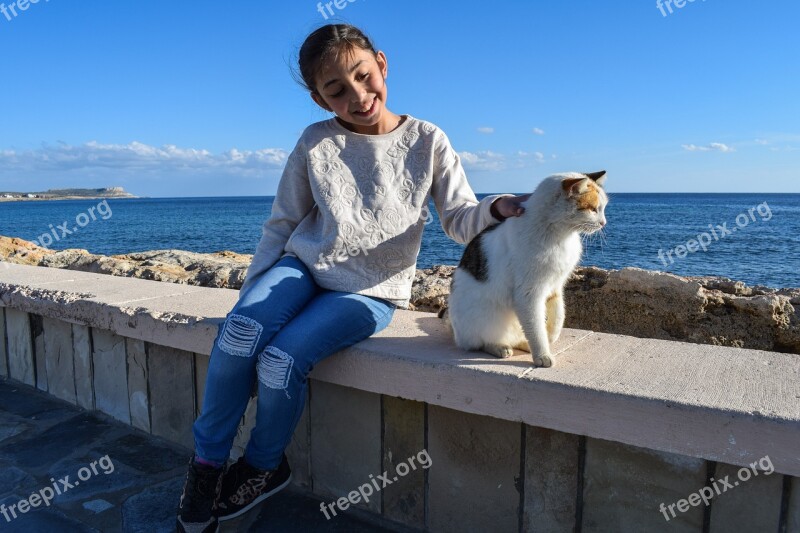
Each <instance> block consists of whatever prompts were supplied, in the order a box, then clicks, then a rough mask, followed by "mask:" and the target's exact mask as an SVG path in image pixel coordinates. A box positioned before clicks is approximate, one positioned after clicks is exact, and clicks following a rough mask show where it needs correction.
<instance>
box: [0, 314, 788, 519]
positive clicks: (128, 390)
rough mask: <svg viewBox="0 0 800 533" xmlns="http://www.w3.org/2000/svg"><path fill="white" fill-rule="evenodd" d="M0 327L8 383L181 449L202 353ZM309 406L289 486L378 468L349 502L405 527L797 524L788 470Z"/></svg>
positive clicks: (348, 488) (387, 407)
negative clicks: (698, 496) (708, 492)
mask: <svg viewBox="0 0 800 533" xmlns="http://www.w3.org/2000/svg"><path fill="white" fill-rule="evenodd" d="M37 324H38V326H37ZM39 337H41V339H42V342H36V340H35V339H37V338H39ZM0 338H2V339H3V342H2V347H1V348H0V356H1V357H0V373H1V374H2V376H3V377H4V378H11V379H14V380H16V381H19V382H20V383H26V384H27V385H29V386H36V387H38V388H40V389H42V390H45V391H47V392H48V393H50V394H52V395H54V396H56V397H58V398H61V399H62V400H65V401H67V402H69V403H72V404H75V405H79V406H81V407H84V408H87V409H97V410H99V411H102V412H104V413H106V414H108V415H110V416H112V417H114V418H115V419H117V420H120V421H122V422H124V423H126V424H131V425H133V426H135V427H137V428H139V429H141V430H143V431H147V432H150V433H153V434H155V435H159V436H161V437H164V438H166V439H168V440H170V441H173V442H176V443H178V444H181V445H183V446H186V447H187V453H188V452H189V448H190V447H191V446H192V440H191V424H192V421H193V420H194V418H195V416H196V414H197V412H198V410H199V409H200V408H202V405H201V401H202V383H203V382H204V377H205V372H206V368H207V359H208V356H207V355H204V354H197V353H191V352H186V351H181V350H177V349H175V348H169V347H164V346H159V345H155V344H151V343H148V342H143V341H140V340H136V339H131V338H125V337H121V336H118V335H116V334H114V333H112V332H110V331H105V330H101V329H97V328H92V327H87V326H82V325H79V324H70V323H67V322H64V321H60V320H56V319H51V318H47V317H42V316H38V315H31V314H29V313H25V312H21V311H18V310H14V309H10V308H0ZM40 350H41V351H42V353H40V352H39V351H40ZM307 402H308V403H307V409H306V411H305V413H304V415H303V417H302V419H301V421H300V425H299V427H298V428H297V431H296V433H295V435H294V438H293V440H292V443H291V444H290V446H289V449H288V455H289V457H290V461H291V464H292V465H293V469H294V471H295V477H294V482H295V484H296V485H297V486H298V487H299V488H301V489H303V490H307V491H310V492H313V493H314V494H316V495H318V496H319V497H320V498H321V499H322V500H324V501H325V502H331V503H333V502H334V501H336V500H339V499H340V498H347V497H348V495H349V494H351V493H354V492H353V491H358V489H359V487H362V486H363V485H365V484H366V485H369V484H371V482H372V481H373V480H379V479H380V478H379V477H378V476H385V479H386V480H387V481H388V482H389V483H388V485H387V486H385V487H382V490H381V491H377V490H374V489H373V495H371V497H370V498H369V501H368V502H364V501H359V502H357V503H355V504H354V505H353V506H354V507H358V508H361V509H364V510H366V511H369V512H372V513H375V514H381V515H383V516H384V517H385V518H387V519H389V520H392V521H396V522H400V523H404V524H406V525H408V526H411V527H413V528H419V529H427V530H429V531H531V532H534V531H547V532H549V531H573V530H575V528H577V527H580V529H581V530H582V531H598V532H600V531H610V530H618V531H633V530H638V531H662V530H663V531H687V532H689V531H696V532H701V531H704V530H705V531H732V530H736V531H778V530H779V529H778V528H779V527H789V528H790V529H787V531H791V530H792V529H791V528H792V527H796V524H797V523H798V521H799V520H800V503H799V502H800V498H798V495H797V493H798V492H800V491H799V490H798V489H795V490H791V489H792V488H794V487H800V478H796V477H791V476H784V475H781V474H779V473H777V472H773V473H772V474H770V475H767V474H766V473H765V472H763V471H762V472H760V473H759V474H758V475H753V474H752V471H751V472H750V474H749V477H750V479H748V480H746V481H737V480H740V479H741V478H740V477H737V476H739V475H740V471H741V470H740V467H738V466H734V465H730V464H725V463H712V462H709V461H706V460H703V459H700V458H693V457H688V456H683V455H677V454H670V453H666V452H659V451H654V450H648V449H645V448H639V447H635V446H630V445H626V444H621V443H617V442H613V441H608V440H601V439H595V438H586V437H582V436H579V435H575V434H569V433H563V432H559V431H553V430H550V429H545V428H541V427H534V426H530V425H527V424H522V423H519V422H511V421H507V420H500V419H497V418H491V417H487V416H480V415H476V414H470V413H465V412H462V411H458V410H453V409H448V408H445V407H440V406H436V405H430V404H427V403H423V402H416V401H412V400H404V399H401V398H397V397H392V396H386V395H382V394H376V393H370V392H365V391H362V390H356V389H353V388H350V387H343V386H340V385H335V384H332V383H327V382H325V381H319V380H315V379H312V380H310V387H309V397H308V399H307ZM253 414H254V402H251V406H250V407H249V408H248V410H247V413H246V415H245V417H244V418H243V424H242V427H241V431H240V433H239V436H238V437H237V439H236V443H235V446H234V450H233V454H232V455H233V458H235V457H237V456H238V455H240V454H241V453H242V450H243V447H244V445H245V443H246V436H247V435H248V434H249V431H250V429H251V428H252V424H253V421H254V416H253ZM411 457H414V458H415V461H414V463H413V464H412V463H410V461H409V458H411ZM428 460H429V461H430V462H429V463H428V462H427V461H428ZM425 466H428V468H425ZM398 467H399V468H400V469H399V470H398ZM406 467H409V468H406ZM384 473H385V474H384ZM401 474H404V475H401ZM743 477H744V475H742V478H743ZM711 478H714V479H717V480H719V479H727V481H728V483H730V484H731V485H733V484H734V483H739V486H735V488H732V489H728V490H726V491H724V492H722V493H720V494H715V497H714V498H713V499H711V504H710V506H708V507H706V506H704V505H703V504H702V503H700V504H699V505H692V501H691V500H690V499H689V498H690V495H691V494H693V493H696V492H697V491H698V490H699V489H700V488H701V487H703V486H706V485H709V486H711V487H714V483H713V482H711V481H710V479H711ZM717 484H718V485H719V483H717ZM379 485H383V481H380V482H379ZM372 487H375V484H374V483H373V484H372ZM719 488H720V489H722V488H724V487H722V486H720V487H719ZM362 491H363V492H366V490H365V489H362ZM355 494H358V493H357V492H356V493H355ZM353 499H361V498H353ZM682 499H687V503H686V504H685V506H686V507H687V510H686V511H685V512H681V510H680V509H681V508H680V507H679V504H678V502H679V501H680V500H682ZM662 503H663V504H664V505H665V507H664V508H663V509H661V507H660V506H661V504H662ZM670 504H673V505H672V511H671V510H670V509H669V506H670ZM348 505H350V504H349V503H348ZM782 509H783V511H782ZM336 511H337V513H340V512H342V511H341V510H339V509H336ZM673 511H674V516H672V514H671V513H672V512H673ZM329 513H330V510H329ZM665 517H666V518H669V520H667V519H666V518H665ZM331 519H332V520H335V517H334V516H332V517H331ZM704 522H707V524H708V525H707V526H705V527H708V529H704Z"/></svg>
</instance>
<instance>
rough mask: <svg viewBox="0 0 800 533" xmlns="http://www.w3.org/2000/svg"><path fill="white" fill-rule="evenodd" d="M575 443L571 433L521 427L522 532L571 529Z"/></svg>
mask: <svg viewBox="0 0 800 533" xmlns="http://www.w3.org/2000/svg"><path fill="white" fill-rule="evenodd" d="M579 441H580V437H578V436H577V435H573V434H571V433H562V432H560V431H555V430H552V429H545V428H539V427H533V426H527V425H526V426H525V448H526V450H525V507H524V511H523V513H524V514H523V525H522V530H523V531H526V532H540V531H541V532H547V531H572V530H573V529H575V517H576V511H577V498H578V472H579V464H578V463H579V450H578V446H579Z"/></svg>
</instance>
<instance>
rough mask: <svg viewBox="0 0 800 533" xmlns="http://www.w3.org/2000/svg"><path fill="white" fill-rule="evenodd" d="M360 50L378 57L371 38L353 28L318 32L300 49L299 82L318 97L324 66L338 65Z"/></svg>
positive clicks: (343, 26)
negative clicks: (340, 59) (329, 62)
mask: <svg viewBox="0 0 800 533" xmlns="http://www.w3.org/2000/svg"><path fill="white" fill-rule="evenodd" d="M357 48H360V49H362V50H368V51H370V52H372V53H373V54H376V52H375V47H373V46H372V42H371V41H370V40H369V37H367V36H366V35H365V34H364V32H362V31H361V30H359V29H358V28H356V27H355V26H351V25H350V24H328V25H327V26H322V27H321V28H318V29H316V30H314V31H313V32H312V33H311V35H309V36H308V37H306V40H305V41H304V42H303V46H301V47H300V53H299V55H298V60H297V63H298V65H299V67H300V79H299V80H298V82H300V84H301V85H302V86H303V87H304V88H305V89H307V90H308V91H310V92H312V93H316V92H317V75H318V74H319V73H320V71H321V70H322V66H323V65H324V64H325V63H326V62H327V61H329V60H334V61H336V60H337V59H338V58H339V57H340V56H341V55H342V54H345V53H348V54H352V53H353V52H354V51H355V49H357Z"/></svg>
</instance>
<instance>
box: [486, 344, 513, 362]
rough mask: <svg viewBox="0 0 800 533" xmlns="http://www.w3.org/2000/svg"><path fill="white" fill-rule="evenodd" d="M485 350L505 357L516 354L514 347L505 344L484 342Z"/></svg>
mask: <svg viewBox="0 0 800 533" xmlns="http://www.w3.org/2000/svg"><path fill="white" fill-rule="evenodd" d="M483 351H484V352H486V353H488V354H491V355H493V356H495V357H500V358H502V359H505V358H506V357H511V356H512V355H514V349H513V348H512V347H511V346H506V345H504V344H484V345H483Z"/></svg>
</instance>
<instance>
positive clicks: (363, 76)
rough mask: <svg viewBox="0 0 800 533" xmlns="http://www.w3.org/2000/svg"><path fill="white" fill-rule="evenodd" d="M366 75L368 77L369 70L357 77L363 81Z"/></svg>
mask: <svg viewBox="0 0 800 533" xmlns="http://www.w3.org/2000/svg"><path fill="white" fill-rule="evenodd" d="M368 77H369V72H365V73H364V74H361V75H360V76H359V77H358V79H359V80H360V81H364V80H365V79H367V78H368Z"/></svg>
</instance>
